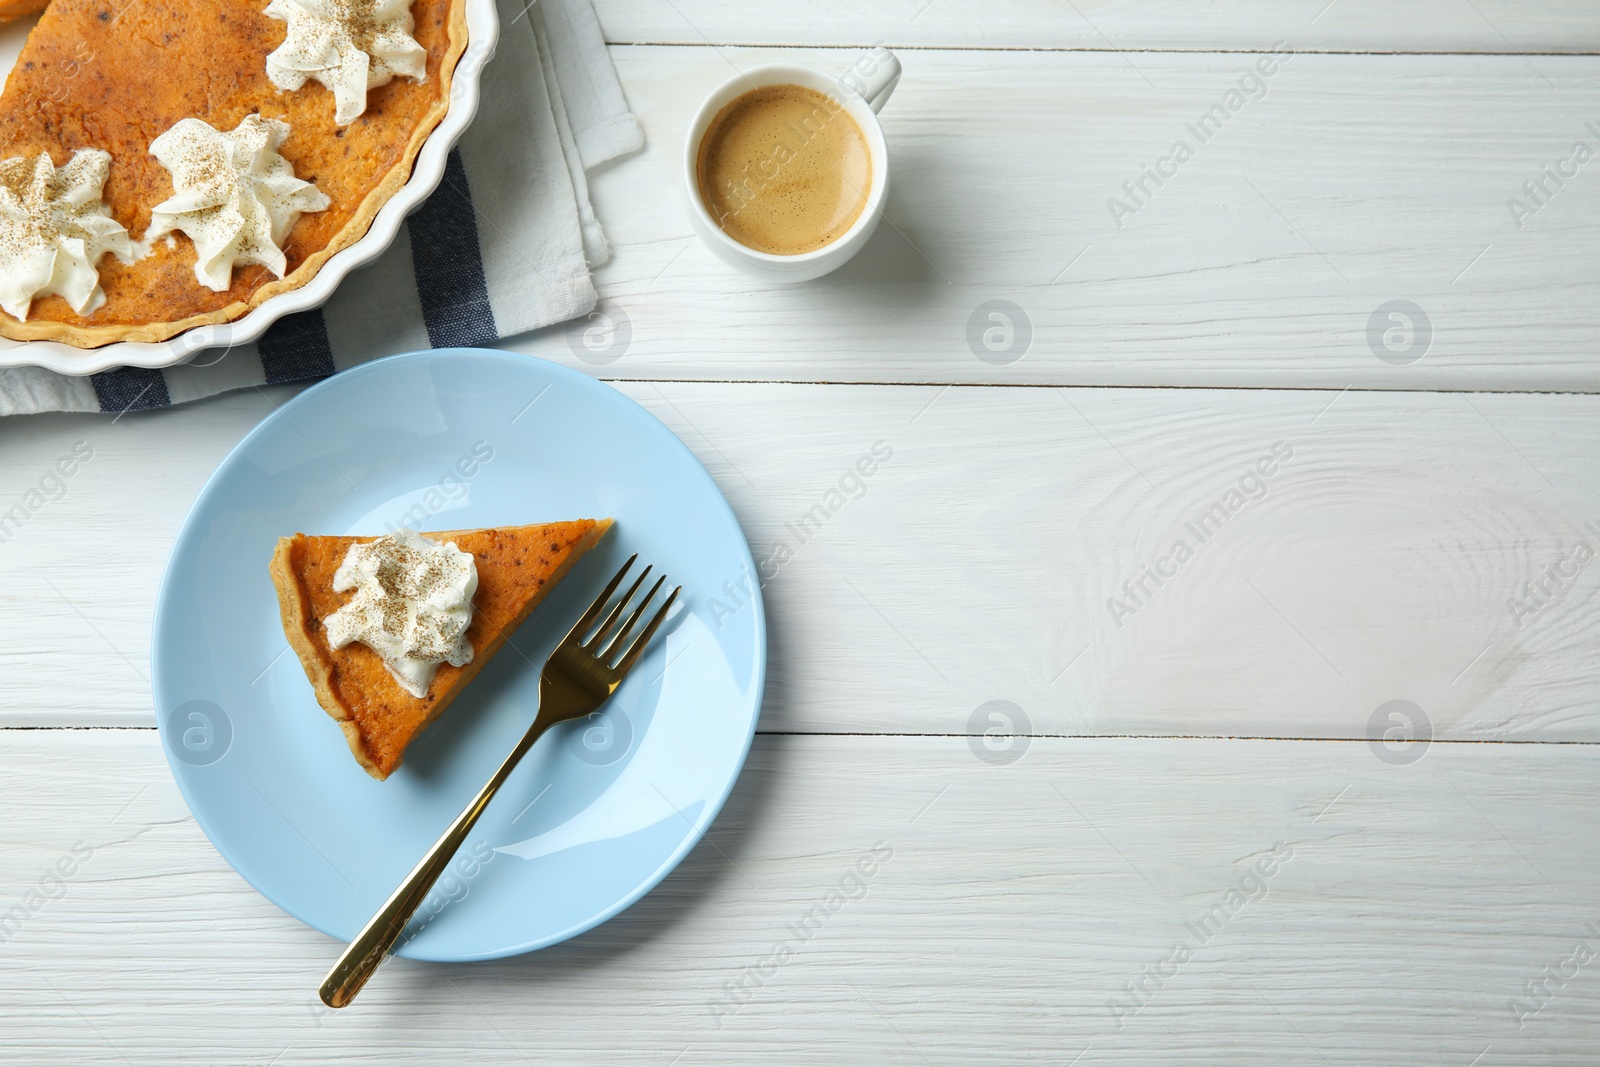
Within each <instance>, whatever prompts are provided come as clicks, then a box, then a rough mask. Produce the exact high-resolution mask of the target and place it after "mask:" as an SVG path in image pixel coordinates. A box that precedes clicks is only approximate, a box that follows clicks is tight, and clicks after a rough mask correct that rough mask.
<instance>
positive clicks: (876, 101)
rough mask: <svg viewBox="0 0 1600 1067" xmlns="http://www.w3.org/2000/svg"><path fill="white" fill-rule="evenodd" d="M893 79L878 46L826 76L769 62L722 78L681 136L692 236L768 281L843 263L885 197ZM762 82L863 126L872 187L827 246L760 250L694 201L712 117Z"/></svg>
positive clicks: (873, 224) (891, 59)
mask: <svg viewBox="0 0 1600 1067" xmlns="http://www.w3.org/2000/svg"><path fill="white" fill-rule="evenodd" d="M899 81H900V61H899V60H898V59H896V58H895V54H894V53H893V52H891V51H889V50H888V49H887V48H883V47H881V46H880V47H878V48H874V49H871V50H870V51H866V52H862V53H861V54H860V55H859V56H858V57H857V58H856V61H855V63H854V64H853V65H852V66H851V68H850V70H849V72H847V73H846V74H844V75H835V74H829V73H827V72H826V71H821V70H817V69H816V68H814V67H802V66H798V65H796V64H793V63H771V64H768V65H766V66H761V67H753V68H751V69H750V70H747V71H745V72H744V73H742V74H738V75H736V76H734V77H732V78H729V79H728V80H727V81H725V82H723V83H722V84H721V85H719V86H718V87H717V88H716V90H715V91H713V92H712V93H711V95H710V96H708V97H706V100H705V103H703V104H701V105H700V110H699V111H697V112H695V116H694V121H693V122H691V123H690V124H689V135H688V137H686V138H685V139H684V145H683V188H684V193H685V195H686V196H687V198H688V208H689V221H690V223H691V224H693V226H694V231H695V233H697V234H699V235H700V239H701V240H702V241H704V242H705V243H706V246H707V247H708V248H710V249H711V251H712V252H715V253H716V255H717V258H719V259H721V260H722V261H723V262H725V263H728V264H730V265H731V266H734V267H738V268H739V269H740V270H743V271H747V272H749V273H751V274H754V275H756V276H757V277H761V278H770V279H772V280H773V281H780V282H803V281H806V280H808V279H811V278H820V277H821V276H822V275H824V274H827V273H828V272H829V271H832V270H837V269H838V268H839V267H842V266H844V265H845V264H846V263H847V262H849V260H850V257H852V256H854V255H855V254H856V253H857V252H859V251H861V249H862V247H863V246H864V245H866V243H867V240H868V239H869V238H871V236H872V231H874V230H876V229H877V228H878V219H879V217H880V216H881V215H882V214H883V203H884V199H885V198H886V197H887V196H888V195H889V146H888V144H887V143H886V142H885V141H884V138H883V126H882V124H881V123H879V121H878V111H879V109H881V108H882V107H883V105H884V103H885V102H886V101H887V100H888V99H889V94H890V93H892V92H894V87H895V85H896V84H898V83H899ZM768 85H799V86H802V87H804V88H807V89H814V90H816V91H817V92H819V93H823V94H825V95H827V96H828V97H830V98H831V99H833V100H835V101H837V102H838V103H839V104H840V105H842V106H843V108H844V110H845V111H847V112H849V114H850V117H851V118H853V119H855V121H856V125H858V126H860V127H861V132H862V133H863V134H864V135H865V136H866V138H867V148H868V151H869V152H870V153H871V156H872V185H871V187H870V188H869V189H868V190H867V202H866V205H865V206H864V207H863V208H862V209H861V215H860V217H858V218H857V219H856V221H855V222H854V223H853V224H851V226H850V228H849V229H848V230H846V231H845V232H844V233H842V234H840V235H839V236H838V237H837V238H835V239H834V240H833V241H831V242H830V243H828V244H826V245H823V246H822V247H821V248H818V249H814V250H812V251H810V252H801V253H799V254H797V255H792V256H783V255H774V254H773V253H770V252H758V251H756V250H755V249H754V248H751V247H749V246H748V245H743V244H740V243H739V242H738V241H736V240H734V239H733V238H732V237H730V236H728V234H727V233H725V232H724V231H723V229H722V227H720V226H718V225H717V222H716V219H714V218H712V216H711V211H710V210H709V209H708V208H707V207H706V204H705V201H703V200H702V199H701V198H700V183H699V180H698V175H697V173H696V169H697V167H698V166H699V155H700V142H701V140H702V139H703V138H704V137H705V135H706V127H707V126H709V125H710V124H711V120H712V119H714V118H716V117H717V114H718V113H719V112H720V111H721V110H722V109H723V108H725V107H727V106H728V105H729V104H731V103H732V102H733V101H734V100H735V99H736V98H738V97H740V96H743V95H744V94H745V93H748V92H750V91H751V90H752V89H761V88H765V87H766V86H768Z"/></svg>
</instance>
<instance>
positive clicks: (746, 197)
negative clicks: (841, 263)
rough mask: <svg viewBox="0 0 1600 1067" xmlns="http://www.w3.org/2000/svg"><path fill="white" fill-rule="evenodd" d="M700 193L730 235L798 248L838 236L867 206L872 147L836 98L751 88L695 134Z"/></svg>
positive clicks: (773, 247)
mask: <svg viewBox="0 0 1600 1067" xmlns="http://www.w3.org/2000/svg"><path fill="white" fill-rule="evenodd" d="M695 172H696V173H695V177H696V180H697V182H698V184H699V187H700V199H701V200H702V201H703V202H704V203H705V205H706V209H707V210H708V211H710V212H711V217H712V218H713V219H715V220H716V222H717V225H718V226H720V227H721V228H722V230H723V232H725V233H726V234H727V235H728V236H729V237H732V238H733V239H734V240H735V241H738V242H739V243H740V244H742V245H745V246H746V247H748V248H753V249H755V250H756V251H758V252H769V253H771V254H773V255H779V256H793V255H799V254H800V253H802V252H811V251H814V250H816V249H818V248H822V247H824V246H826V245H828V244H831V243H832V242H833V241H835V240H837V239H838V238H839V237H840V236H841V235H842V234H843V233H844V232H845V231H846V230H848V229H849V228H850V227H851V225H852V224H853V223H854V222H855V221H856V219H858V218H860V217H861V212H862V209H863V208H865V207H866V205H867V191H868V190H869V189H870V188H871V186H872V152H871V149H870V148H869V147H868V145H867V138H866V135H865V134H864V133H862V132H861V127H860V126H859V125H858V124H857V123H856V120H855V119H854V118H852V117H851V116H850V113H849V112H848V111H846V110H845V108H844V105H843V104H841V103H840V102H839V101H837V100H835V99H833V98H832V97H829V96H828V95H827V94H825V93H819V92H817V91H816V90H815V89H808V88H806V87H805V86H802V85H767V86H762V87H761V88H759V89H752V90H751V91H750V92H748V93H745V94H744V95H743V96H740V97H738V98H737V99H735V100H734V101H733V102H732V103H731V104H729V105H728V106H727V107H725V108H723V109H722V110H721V111H719V112H718V113H717V117H716V118H714V119H712V120H711V125H709V126H708V127H706V133H705V136H704V137H703V138H701V140H700V152H699V155H698V157H697V160H696V167H695Z"/></svg>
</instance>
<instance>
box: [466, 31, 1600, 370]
mask: <svg viewBox="0 0 1600 1067" xmlns="http://www.w3.org/2000/svg"><path fill="white" fill-rule="evenodd" d="M613 55H614V57H615V59H616V61H617V65H618V69H619V70H620V72H621V74H622V77H623V80H624V82H625V84H626V88H627V91H628V93H629V98H630V101H631V103H632V104H633V106H634V107H635V109H636V110H637V111H638V114H639V117H640V120H641V121H642V122H643V124H644V126H645V129H646V135H647V141H648V145H647V148H646V149H645V150H644V152H643V153H642V154H640V155H638V156H636V157H634V158H631V159H629V160H627V161H625V162H622V163H620V164H618V165H615V166H613V167H610V168H608V169H606V170H605V171H604V172H602V173H600V174H599V175H597V176H596V177H595V179H594V181H593V193H594V198H595V202H596V205H597V210H598V211H599V214H600V217H601V219H602V220H603V222H604V224H605V226H606V229H607V232H608V234H609V235H610V237H611V240H612V244H613V248H614V250H615V253H616V254H615V258H614V259H613V261H612V262H611V263H610V264H608V265H607V266H605V267H604V268H602V269H601V270H600V271H599V272H598V275H597V277H598V280H599V283H600V287H601V291H602V294H603V296H604V298H605V304H604V306H603V308H602V311H603V313H604V314H605V315H607V316H608V318H607V319H606V320H603V321H600V320H597V322H595V323H585V324H581V325H580V326H578V327H564V328H557V329H554V330H551V331H547V332H545V333H543V334H538V335H534V336H532V337H530V338H524V339H522V340H520V341H519V342H517V344H518V347H521V348H524V349H525V350H527V351H531V352H534V353H536V354H539V355H543V356H546V357H548V358H552V359H558V360H561V361H564V362H566V363H569V364H571V365H573V366H580V367H592V368H599V369H600V372H601V373H603V374H605V375H606V376H608V377H617V378H673V379H708V378H709V379H733V380H785V381H787V380H802V381H908V382H930V381H931V382H968V383H973V382H1002V383H1015V382H1030V383H1050V384H1081V385H1235V386H1289V387H1306V386H1316V387H1324V388H1333V389H1341V388H1344V387H1346V386H1351V385H1353V386H1355V387H1357V388H1380V389H1382V388H1391V389H1393V388H1398V389H1476V388H1492V389H1560V390H1593V389H1595V388H1597V386H1600V372H1597V371H1596V369H1595V366H1594V363H1593V361H1592V360H1591V359H1589V358H1588V357H1589V354H1590V353H1591V352H1592V351H1593V350H1594V347H1595V343H1596V338H1597V337H1600V260H1597V259H1596V257H1595V256H1594V254H1593V249H1594V248H1595V246H1596V243H1597V242H1600V210H1597V209H1600V181H1597V180H1595V179H1594V176H1592V175H1590V174H1589V171H1590V170H1591V169H1594V168H1595V167H1600V163H1595V164H1592V165H1590V166H1588V167H1584V168H1579V167H1578V166H1577V164H1576V163H1575V162H1573V146H1574V145H1575V143H1576V142H1578V141H1579V140H1582V141H1584V142H1585V143H1586V144H1587V145H1588V146H1589V150H1590V151H1596V150H1600V135H1597V134H1595V133H1594V132H1591V131H1590V129H1589V128H1588V126H1587V125H1586V123H1593V124H1594V125H1595V127H1596V128H1597V129H1600V113H1597V112H1595V111H1594V109H1593V108H1592V107H1591V101H1593V100H1594V99H1595V98H1596V95H1597V93H1600V58H1590V57H1546V58H1543V59H1541V60H1540V61H1539V65H1540V69H1541V70H1542V72H1543V74H1542V75H1541V73H1539V72H1536V71H1534V70H1532V69H1530V68H1529V67H1528V65H1527V61H1526V60H1524V59H1523V58H1522V57H1519V56H1489V57H1481V56H1474V57H1462V56H1384V55H1305V54H1298V55H1295V56H1293V58H1292V59H1291V60H1289V61H1287V62H1279V63H1278V65H1277V66H1276V68H1275V73H1274V74H1273V76H1272V77H1271V78H1261V79H1259V83H1260V84H1261V85H1262V86H1263V87H1264V88H1263V90H1261V91H1259V92H1258V91H1256V90H1255V89H1254V86H1253V84H1249V83H1247V85H1248V87H1249V88H1250V91H1251V92H1252V93H1253V94H1255V96H1256V99H1254V100H1249V99H1246V98H1245V97H1244V96H1242V95H1241V96H1235V97H1230V96H1229V95H1228V94H1229V93H1230V92H1235V91H1237V90H1238V87H1239V84H1240V79H1241V78H1242V77H1245V76H1247V75H1248V76H1250V77H1255V75H1254V74H1253V73H1252V68H1253V65H1254V64H1255V63H1257V62H1263V61H1265V60H1264V59H1263V57H1260V56H1246V55H1195V54H1171V53H1153V54H1152V53H1146V54H1139V55H1137V56H1127V55H1108V54H1083V53H1049V52H1038V53H1035V52H1006V53H965V52H915V53H910V54H908V55H906V56H904V57H903V59H904V61H905V66H906V73H905V78H904V80H903V82H902V83H901V86H900V89H899V90H898V92H897V93H896V95H895V97H894V99H893V100H892V101H890V103H889V104H888V106H887V107H886V108H885V109H884V112H883V118H884V122H885V125H886V127H887V132H888V137H889V142H890V145H891V152H892V157H893V174H894V177H893V190H892V192H891V195H890V200H889V205H888V211H887V214H886V218H887V219H888V222H889V224H888V225H884V226H881V227H880V228H879V230H878V233H877V235H876V236H875V237H874V239H873V241H872V242H871V244H870V245H869V246H868V247H867V248H866V249H865V250H864V251H863V252H862V254H861V255H860V256H858V257H857V259H856V260H855V261H853V262H852V263H850V264H848V265H847V266H846V267H844V268H843V269H842V270H840V271H839V272H837V273H836V274H834V275H832V276H830V277H828V278H826V279H822V280H820V281H817V282H812V283H807V284H803V285H799V286H787V287H786V286H783V285H780V284H778V283H767V282H762V281H757V280H755V279H751V278H747V277H745V276H744V275H742V274H739V273H737V272H735V271H734V270H733V268H731V267H728V266H726V265H724V264H722V263H721V262H720V261H718V260H716V259H714V258H713V257H712V255H711V253H710V252H709V251H708V250H707V249H706V248H704V247H703V246H702V245H701V243H700V242H699V241H698V240H697V239H696V238H695V237H694V236H693V235H692V233H691V231H690V228H689V223H688V221H687V218H686V216H685V214H684V211H683V209H682V207H681V206H680V205H679V204H678V203H677V202H676V201H677V200H678V198H679V196H680V185H681V182H680V178H679V167H678V162H679V154H680V149H681V141H682V137H683V135H684V130H685V127H686V125H687V123H688V121H689V118H690V116H691V115H692V114H693V113H694V110H695V108H696V106H697V105H698V104H699V103H700V101H701V99H702V98H703V96H704V95H705V94H706V93H707V92H708V91H709V90H710V88H711V87H712V86H713V85H715V84H716V83H718V82H721V81H722V80H724V79H725V78H727V77H728V76H729V74H730V73H731V72H732V71H733V70H734V69H735V67H743V66H748V65H750V64H753V63H756V62H760V61H766V60H771V59H773V58H795V59H799V60H802V61H811V62H815V63H817V64H820V65H822V66H824V67H829V68H833V69H839V70H843V69H844V68H845V67H846V65H847V63H848V53H846V52H844V51H819V50H811V49H806V50H799V51H790V50H783V51H776V50H752V49H732V50H728V49H711V48H705V47H701V48H656V47H633V48H617V49H614V50H613ZM1130 60H1131V62H1132V63H1133V65H1132V66H1130ZM1227 103H1232V104H1237V105H1238V106H1239V110H1238V111H1237V112H1236V113H1231V114H1230V113H1228V112H1227V107H1226V104H1227ZM1213 105H1215V106H1216V107H1217V108H1218V109H1219V111H1221V112H1222V113H1223V114H1226V115H1229V117H1228V118H1227V120H1226V123H1225V124H1222V125H1221V129H1220V132H1218V130H1217V128H1216V126H1215V125H1213V126H1211V127H1208V128H1207V129H1208V130H1209V131H1210V132H1209V133H1208V134H1207V135H1206V139H1205V140H1204V142H1203V143H1202V142H1201V139H1200V137H1198V136H1197V135H1196V133H1195V132H1193V131H1192V130H1191V126H1193V127H1194V128H1195V130H1198V129H1199V127H1198V126H1197V125H1195V124H1197V123H1198V122H1199V121H1200V120H1201V116H1202V115H1205V114H1207V113H1208V109H1210V108H1211V107H1212V106H1213ZM1218 121H1219V120H1217V119H1213V120H1212V122H1213V123H1217V122H1218ZM1179 141H1183V142H1185V143H1187V145H1188V146H1189V150H1190V151H1191V152H1192V157H1191V158H1188V159H1187V161H1186V162H1183V163H1182V164H1181V165H1179V164H1178V162H1177V154H1175V150H1174V146H1175V145H1176V144H1177V143H1178V142H1179ZM1163 160H1165V161H1166V162H1162V161H1163ZM1557 164H1560V165H1561V166H1563V167H1564V168H1565V169H1566V170H1567V172H1568V173H1569V174H1572V173H1575V174H1576V175H1577V177H1575V178H1569V179H1567V180H1564V182H1563V187H1561V188H1557V187H1556V186H1555V185H1554V183H1553V180H1552V179H1549V178H1544V177H1542V172H1541V167H1542V166H1544V165H1550V166H1552V167H1554V166H1556V165H1557ZM1155 166H1160V167H1162V168H1163V169H1165V170H1166V171H1167V172H1168V174H1169V177H1168V178H1166V179H1160V178H1158V179H1157V180H1160V181H1162V182H1163V184H1162V185H1160V186H1157V185H1156V184H1155V183H1154V182H1153V181H1151V180H1150V179H1148V178H1146V177H1145V176H1144V168H1145V167H1155ZM1535 180H1539V181H1544V182H1545V190H1546V195H1544V196H1541V197H1540V200H1541V201H1542V205H1535V204H1533V202H1532V201H1531V200H1529V199H1528V194H1527V193H1526V192H1525V191H1524V190H1523V188H1522V186H1523V183H1524V182H1533V181H1535ZM1554 180H1561V179H1559V177H1557V178H1556V179H1554ZM1140 182H1142V183H1143V191H1142V192H1141V191H1140V189H1139V187H1138V186H1137V184H1136V183H1140ZM1125 184H1126V185H1130V186H1132V187H1133V188H1132V191H1131V192H1130V191H1129V190H1126V189H1124V185H1125ZM1513 198H1517V199H1518V200H1519V201H1521V202H1523V203H1527V204H1528V206H1529V207H1530V209H1532V208H1535V207H1537V210H1536V211H1535V212H1534V213H1533V214H1532V215H1528V216H1520V217H1519V218H1517V219H1513V217H1512V212H1511V210H1510V208H1509V207H1508V202H1509V201H1510V200H1512V199H1513ZM1114 201H1115V202H1116V203H1117V204H1120V205H1122V206H1120V207H1116V210H1115V212H1114V211H1113V202H1114ZM1114 215H1115V217H1113V216H1114ZM489 221H490V222H492V221H493V220H489ZM1519 222H1520V224H1521V225H1520V228H1519V225H1518V223H1519ZM994 301H1006V302H1009V304H1010V305H1012V306H1013V308H1012V309H1011V310H1009V311H1006V308H1005V305H996V304H993V303H992V302H994ZM1395 301H1407V302H1409V303H1410V305H1414V306H1415V307H1417V308H1419V309H1420V310H1421V313H1422V316H1418V315H1417V314H1416V312H1410V313H1409V318H1407V317H1406V316H1404V315H1397V312H1396V309H1397V308H1402V309H1403V308H1405V307H1406V305H1395V304H1394V303H1393V302H1395ZM1002 312H1005V314H1001V313H1002ZM997 314H1000V315H1001V317H994V316H995V315H997ZM1423 317H1425V319H1426V328H1425V331H1423V330H1422V329H1421V328H1420V327H1418V324H1419V323H1421V322H1422V321H1423ZM624 322H625V323H626V326H625V328H624V327H623V323H624ZM1414 327H1418V328H1414ZM1424 332H1425V333H1426V339H1424ZM584 337H587V338H588V343H589V347H587V348H586V347H585V345H584V341H583V338H584Z"/></svg>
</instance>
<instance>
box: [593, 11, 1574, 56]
mask: <svg viewBox="0 0 1600 1067" xmlns="http://www.w3.org/2000/svg"><path fill="white" fill-rule="evenodd" d="M595 9H596V10H597V11H598V12H599V15H600V21H601V24H602V25H603V26H604V28H605V31H606V38H607V39H608V40H610V41H615V42H617V43H619V44H636V43H649V44H657V43H671V44H690V45H701V44H706V43H713V44H761V45H813V46H814V45H841V44H852V43H860V44H866V43H869V42H872V41H880V40H881V41H884V42H885V43H887V44H888V45H889V46H890V47H897V48H907V47H920V48H929V47H939V48H1022V49H1042V48H1054V49H1112V48H1116V49H1127V50H1143V49H1170V50H1193V49H1200V50H1206V51H1211V50H1224V49H1241V48H1260V47H1264V46H1266V45H1269V44H1270V43H1271V42H1273V41H1275V40H1278V39H1279V38H1282V39H1285V40H1289V41H1292V42H1294V44H1295V46H1296V47H1298V48H1300V49H1302V50H1306V51H1332V52H1346V51H1352V52H1507V53H1515V52H1531V53H1539V52H1594V51H1597V50H1600V16H1597V15H1596V13H1595V10H1594V7H1593V5H1590V4H1586V3H1584V2H1583V0H1540V2H1537V3H1522V4H1518V3H1513V2H1511V0H1475V2H1474V3H1472V4H1457V3H1452V2H1450V0H1415V2H1412V3H1407V4H1386V3H1383V2H1382V0H1337V2H1334V3H1329V2H1328V0H1296V2H1294V3H1273V2H1271V0H1220V2H1217V3H1210V4H1206V5H1205V6H1204V7H1196V6H1195V5H1193V4H1185V3H1181V2H1171V0H1169V2H1167V3H1148V2H1146V3H1138V2H1135V0H1076V2H1074V3H1067V4H1041V3H1036V2H1029V0H998V2H980V0H889V2H887V3H880V4H858V3H850V2H849V0H812V2H810V3H805V4H783V5H758V4H740V3H737V2H735V0H674V2H673V3H670V4H662V3H657V2H655V0H597V3H596V4H595ZM1535 62H1537V60H1535Z"/></svg>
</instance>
